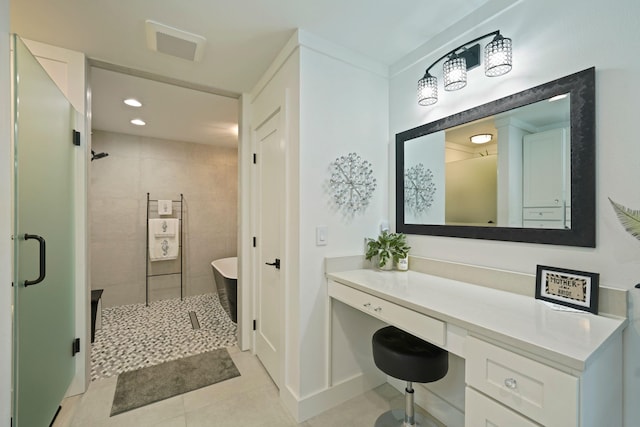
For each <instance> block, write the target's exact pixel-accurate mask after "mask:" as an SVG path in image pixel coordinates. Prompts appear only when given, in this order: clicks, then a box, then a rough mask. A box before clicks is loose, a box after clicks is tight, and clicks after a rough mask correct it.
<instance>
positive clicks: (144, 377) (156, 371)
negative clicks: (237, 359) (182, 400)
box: [111, 348, 240, 416]
mask: <svg viewBox="0 0 640 427" xmlns="http://www.w3.org/2000/svg"><path fill="white" fill-rule="evenodd" d="M239 375H240V372H238V368H236V365H235V364H234V363H233V360H231V357H230V356H229V352H228V351H227V349H226V348H221V349H218V350H213V351H209V352H206V353H201V354H196V355H195V356H189V357H185V358H183V359H178V360H172V361H170V362H165V363H161V364H159V365H155V366H149V367H147V368H141V369H137V370H135V371H130V372H125V373H122V374H120V375H118V383H117V384H116V393H115V396H114V397H113V406H112V407H111V416H113V415H117V414H121V413H123V412H126V411H130V410H132V409H136V408H140V407H141V406H145V405H148V404H150V403H153V402H157V401H159V400H164V399H168V398H169V397H172V396H176V395H178V394H182V393H186V392H188V391H192V390H196V389H198V388H201V387H206V386H208V385H211V384H215V383H217V382H220V381H224V380H228V379H230V378H234V377H237V376H239Z"/></svg>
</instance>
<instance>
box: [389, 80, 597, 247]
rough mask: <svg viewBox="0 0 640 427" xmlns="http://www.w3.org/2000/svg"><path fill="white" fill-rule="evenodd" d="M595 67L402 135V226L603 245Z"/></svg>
mask: <svg viewBox="0 0 640 427" xmlns="http://www.w3.org/2000/svg"><path fill="white" fill-rule="evenodd" d="M594 75H595V70H594V69H593V68H591V69H588V70H585V71H582V72H580V73H576V74H573V75H570V76H567V77H564V78H562V79H558V80H555V81H553V82H549V83H547V84H544V85H541V86H537V87H535V88H532V89H529V90H526V91H524V92H520V93H518V94H515V95H511V96H509V97H506V98H503V99H500V100H497V101H494V102H492V103H489V104H486V105H483V106H480V107H477V108H474V109H471V110H468V111H465V112H463V113H459V114H456V115H453V116H450V117H447V118H444V119H442V120H439V121H437V122H433V123H429V124H426V125H423V126H419V127H417V128H414V129H411V130H408V131H405V132H402V133H399V134H398V135H396V155H397V158H396V190H397V191H396V211H397V212H396V214H397V224H396V226H397V230H398V231H400V232H405V233H410V234H433V235H442V236H452V237H470V238H482V239H494V240H510V241H523V242H534V243H549V244H561V245H574V246H595V217H594V216H595V200H594V196H595V179H594V172H595V155H594V146H595V128H594V118H595V111H594V88H595V84H594ZM474 135H490V136H491V137H490V138H491V139H490V141H488V142H485V143H484V144H475V143H472V142H471V137H472V136H474ZM485 139H489V138H488V137H487V138H485Z"/></svg>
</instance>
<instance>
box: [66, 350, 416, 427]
mask: <svg viewBox="0 0 640 427" xmlns="http://www.w3.org/2000/svg"><path fill="white" fill-rule="evenodd" d="M228 350H229V353H230V355H231V358H232V359H233V361H234V363H235V364H236V366H237V367H238V370H239V371H240V374H241V375H240V376H239V377H236V378H232V379H230V380H227V381H223V382H220V383H217V384H213V385H211V386H208V387H205V388H201V389H199V390H195V391H192V392H189V393H185V394H183V395H180V396H175V397H172V398H170V399H167V400H164V401H161V402H157V403H154V404H151V405H148V406H145V407H142V408H139V409H136V410H133V411H129V412H125V413H123V414H120V415H116V416H114V417H109V413H110V411H111V404H112V401H113V395H114V392H115V387H116V380H117V377H115V376H114V377H110V378H105V379H100V380H97V381H92V382H91V385H90V387H89V389H88V390H87V392H86V393H85V394H84V395H81V396H74V397H71V398H68V399H65V400H64V401H63V403H62V411H61V413H60V415H59V416H58V419H57V420H56V423H55V424H54V427H107V426H118V427H147V426H158V427H205V426H206V427H231V426H233V427H237V426H248V427H288V426H302V427H333V426H340V427H361V426H362V427H365V426H366V427H371V426H373V425H374V423H375V420H376V418H377V417H378V416H379V415H380V414H381V413H383V412H385V411H387V410H388V409H389V408H391V407H394V408H401V407H403V403H404V397H403V396H402V395H401V394H400V393H399V392H398V391H397V390H395V389H394V388H393V387H391V386H390V385H388V384H385V385H382V386H380V387H378V388H376V389H374V390H371V391H369V392H367V393H364V394H362V395H360V396H358V397H356V398H354V399H351V400H350V401H347V402H345V403H343V404H341V405H339V406H337V407H335V408H333V409H331V410H329V411H327V412H324V413H322V414H320V415H318V416H316V417H314V418H311V419H309V420H307V421H305V422H303V423H300V424H298V423H296V422H295V420H294V419H293V418H292V417H291V416H290V415H289V414H288V412H287V410H286V409H285V407H284V406H283V404H282V403H281V402H280V400H279V398H278V389H277V388H276V386H275V385H274V383H273V382H272V381H271V378H270V377H269V375H268V374H267V372H266V371H265V370H264V368H263V367H262V364H261V363H260V362H259V360H258V359H257V358H256V357H255V356H254V355H252V354H251V353H250V352H248V351H245V352H242V351H240V350H239V349H238V348H237V347H236V346H234V347H229V348H228Z"/></svg>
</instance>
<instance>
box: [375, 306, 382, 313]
mask: <svg viewBox="0 0 640 427" xmlns="http://www.w3.org/2000/svg"><path fill="white" fill-rule="evenodd" d="M373 311H375V312H376V313H380V312H381V311H382V307H376V308H374V309H373Z"/></svg>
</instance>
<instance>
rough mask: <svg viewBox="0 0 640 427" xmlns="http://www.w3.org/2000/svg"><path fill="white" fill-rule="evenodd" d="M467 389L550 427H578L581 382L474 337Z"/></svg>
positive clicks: (469, 348)
mask: <svg viewBox="0 0 640 427" xmlns="http://www.w3.org/2000/svg"><path fill="white" fill-rule="evenodd" d="M466 354H467V358H466V374H465V375H466V382H467V385H469V386H472V387H473V388H475V389H477V390H479V391H481V392H483V393H484V394H486V395H488V396H490V397H492V398H494V399H495V400H497V401H498V402H501V403H503V404H505V405H506V406H508V407H510V408H513V409H514V410H515V411H517V412H520V413H521V414H524V415H525V416H527V417H529V418H531V419H533V420H534V421H536V422H539V423H541V424H543V425H545V426H547V427H566V426H576V425H578V409H577V408H578V378H576V377H574V376H572V375H569V374H566V373H564V372H561V371H559V370H557V369H555V368H552V367H550V366H547V365H544V364H542V363H540V362H537V361H534V360H531V359H529V358H527V357H523V356H520V355H518V354H515V353H512V352H511V351H508V350H505V349H503V348H500V347H497V346H495V345H493V344H489V343H487V342H485V341H482V340H480V339H477V338H474V337H471V336H469V337H467V340H466Z"/></svg>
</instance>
